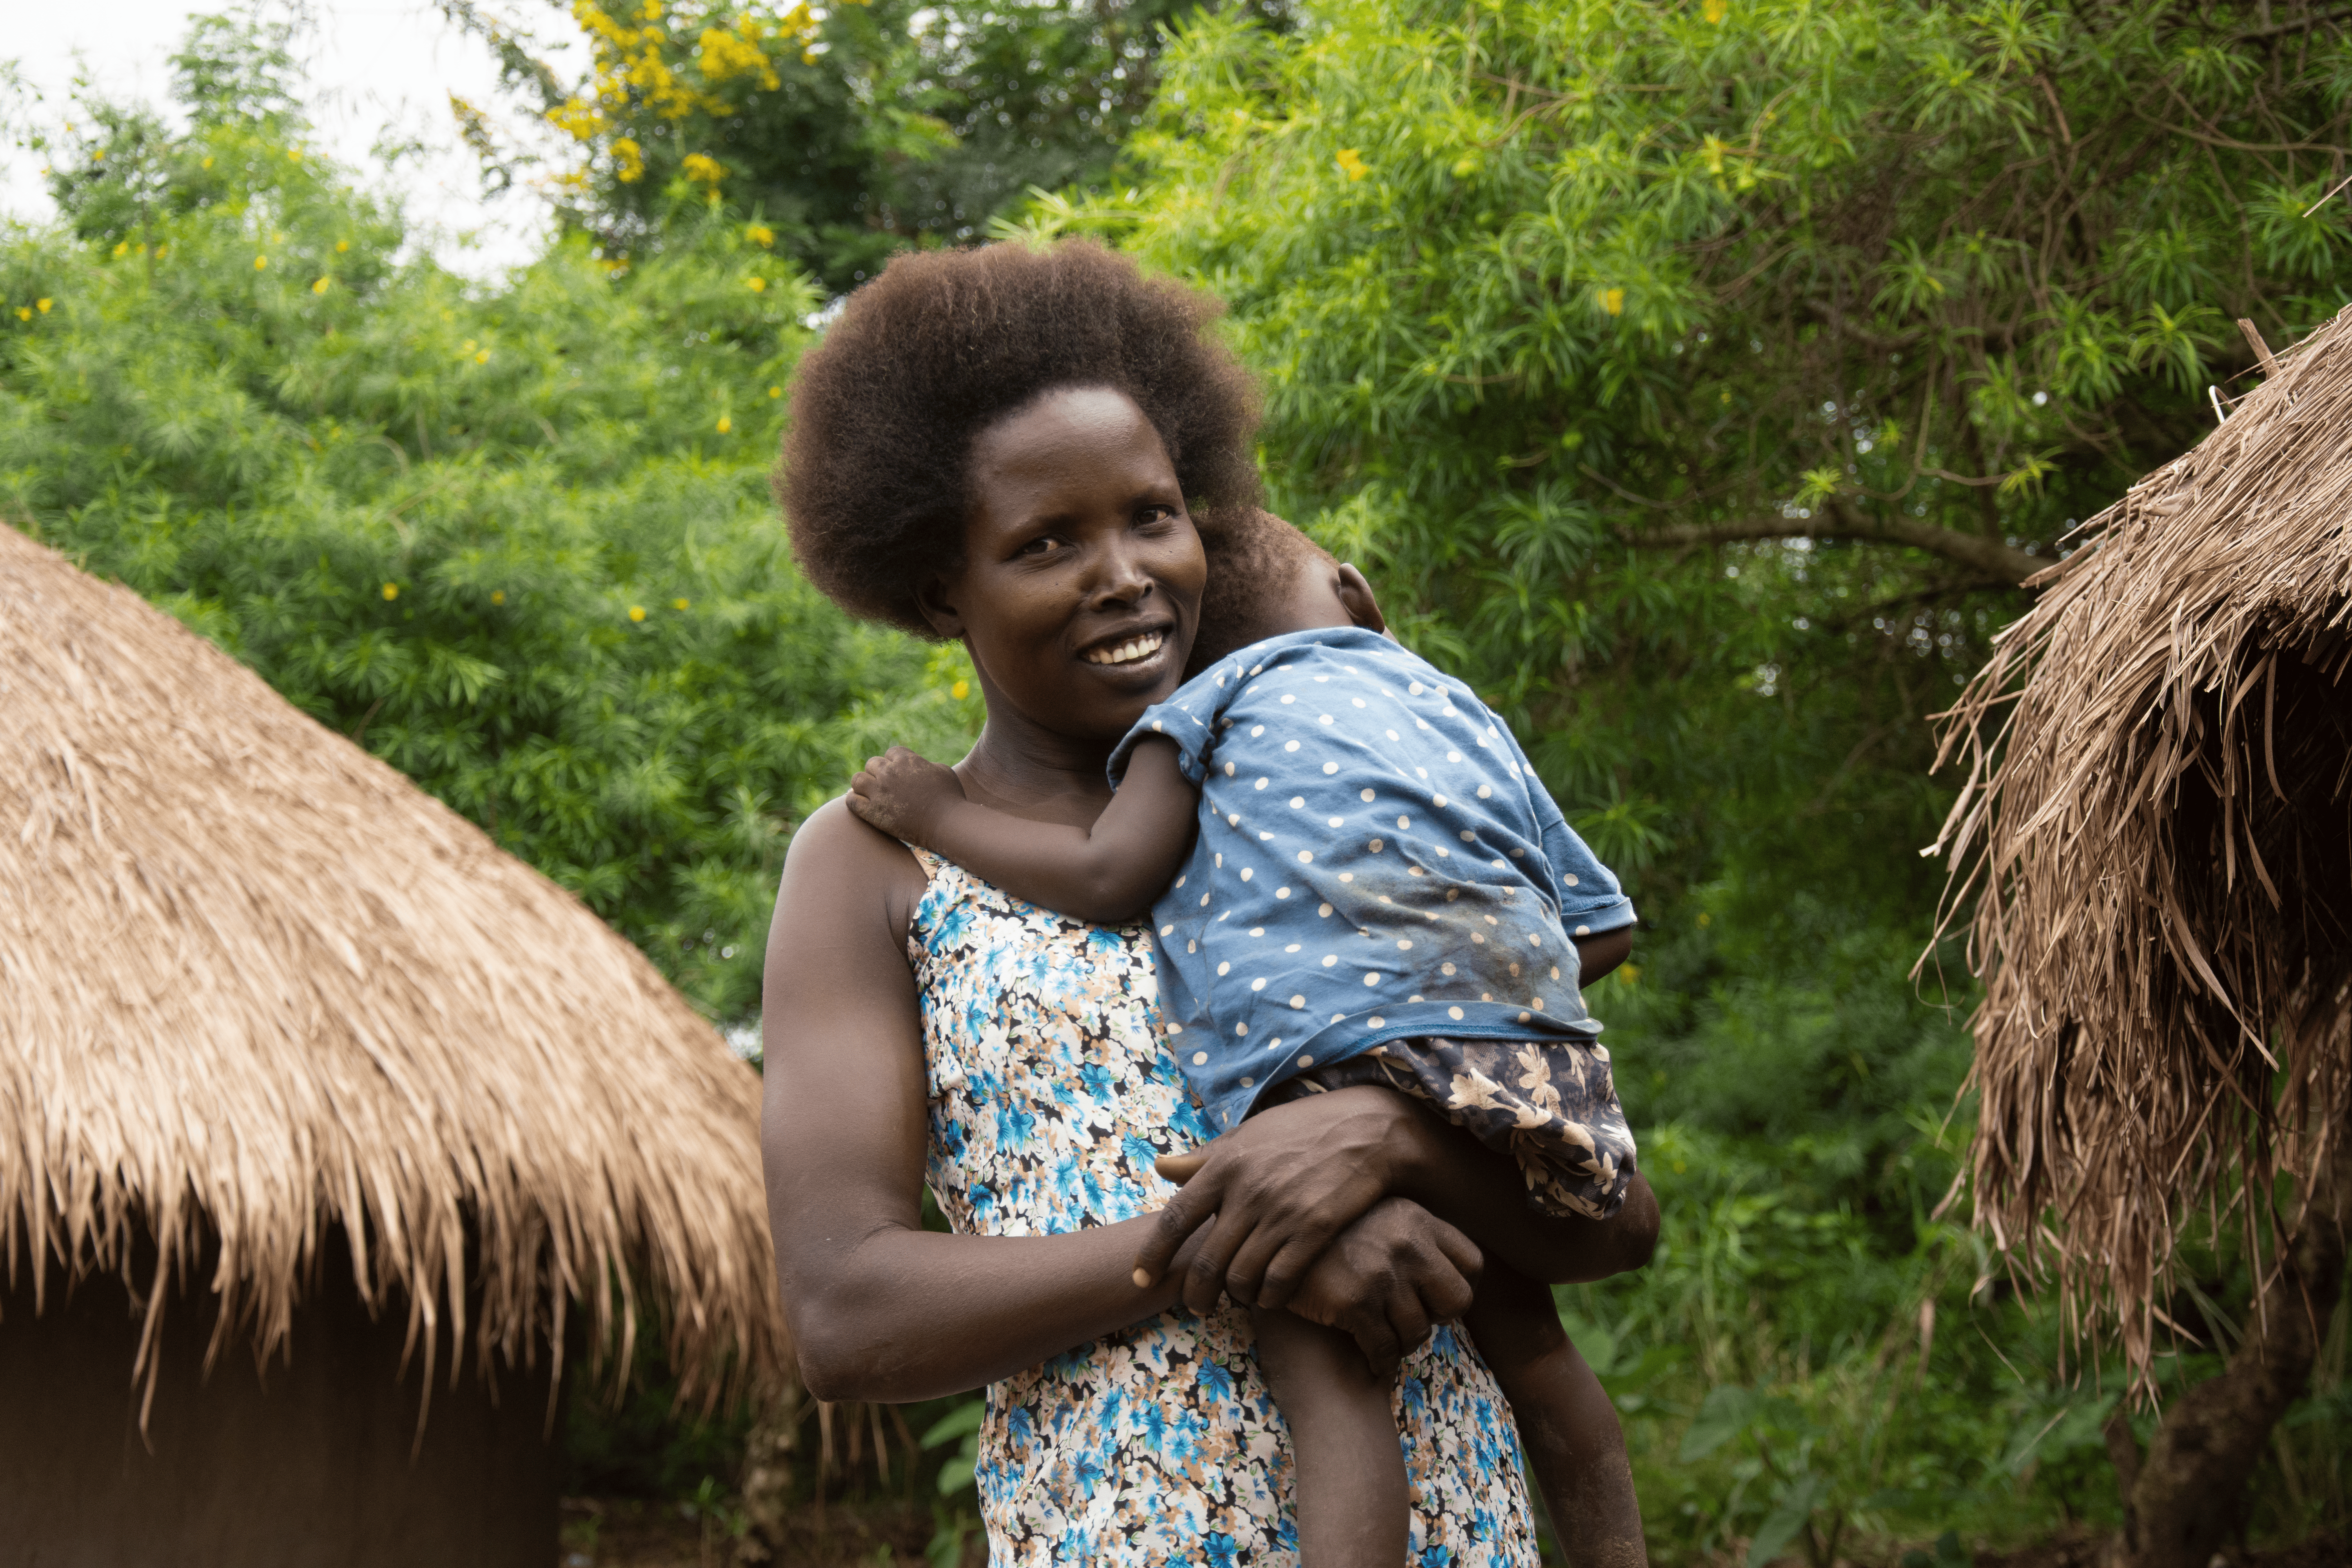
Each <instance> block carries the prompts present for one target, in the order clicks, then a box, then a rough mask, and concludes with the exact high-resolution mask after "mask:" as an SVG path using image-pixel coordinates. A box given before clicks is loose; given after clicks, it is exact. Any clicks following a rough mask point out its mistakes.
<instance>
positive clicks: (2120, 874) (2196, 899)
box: [1938, 308, 2352, 1376]
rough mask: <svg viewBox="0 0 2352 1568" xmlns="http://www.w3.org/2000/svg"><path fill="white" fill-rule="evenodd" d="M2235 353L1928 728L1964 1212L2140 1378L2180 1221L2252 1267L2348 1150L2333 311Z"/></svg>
mask: <svg viewBox="0 0 2352 1568" xmlns="http://www.w3.org/2000/svg"><path fill="white" fill-rule="evenodd" d="M2249 335H2250V336H2251V335H2252V334H2251V331H2250V334H2249ZM2256 342H2257V345H2258V346H2259V340H2258V339H2257V340H2256ZM2262 353H2263V360H2264V368H2265V370H2266V371H2267V372H2268V374H2267V375H2266V377H2265V379H2264V380H2263V384H2261V385H2260V386H2259V387H2257V388H2256V389H2255V390H2254V391H2253V392H2252V393H2251V394H2250V395H2247V396H2246V397H2245V398H2244V399H2243V400H2242V403H2241V404H2240V405H2239V406H2238V407H2237V409H2236V410H2235V411H2234V412H2233V413H2231V415H2230V416H2229V418H2228V421H2227V422H2226V423H2224V424H2223V425H2221V426H2220V427H2219V428H2218V429H2216V430H2215V431H2214V432H2213V433H2212V434H2211V435H2210V436H2209V437H2206V439H2205V440H2203V441H2202V442H2200V443H2199V444H2198V446H2197V447H2195V448H2194V449H2193V450H2191V451H2189V453H2187V454H2186V455H2185V456H2183V457H2181V458H2178V459H2176V460H2174V461H2173V462H2170V463H2168V464H2167V465H2165V467H2163V468H2160V469H2158V470H2157V471H2156V472H2155V473H2153V474H2150V475H2149V476H2147V479H2143V480H2141V481H2140V482H2139V483H2138V484H2137V485H2134V486H2133V487H2132V489H2131V490H2130V492H2129V493H2128V494H2126V496H2125V497H2124V499H2123V500H2120V501H2118V502H2116V505H2114V506H2113V507H2110V508H2109V509H2108V510H2106V511H2105V512H2103V513H2101V514H2100V515H2099V516H2098V517H2097V518H2095V519H2093V520H2092V521H2091V522H2090V523H2089V524H2088V525H2087V529H2086V534H2087V539H2086V542H2085V543H2084V548H2083V549H2082V550H2081V551H2079V552H2076V553H2075V554H2074V555H2073V556H2071V557H2070V558H2069V559H2068V560H2067V561H2066V563H2064V564H2063V565H2062V566H2059V567H2056V568H2054V569H2053V570H2052V571H2050V572H2048V573H2045V574H2042V577H2041V578H2039V579H2036V582H2038V583H2040V584H2044V585H2045V587H2046V591H2045V592H2044V593H2043V594H2042V597H2041V599H2040V600H2039V601H2038V602H2037V603H2036V604H2035V605H2034V606H2033V608H2032V610H2031V611H2030V612H2029V613H2028V614H2027V615H2026V616H2024V617H2023V618H2021V620H2019V621H2018V622H2017V623H2016V624H2014V625H2013V626H2010V627H2008V628H2007V629H2006V630H2005V631H2004V632H2003V633H2002V634H2001V635H2000V638H1999V639H1998V641H1997V642H1996V645H1995V651H1994V653H1993V656H1992V658H1991V659H1990V662H1989V663H1988V664H1987V665H1986V667H1985V668H1984V669H1983V671H1982V672H1981V673H1980V674H1979V675H1978V677H1977V678H1976V680H1975V681H1974V683H1973V684H1971V685H1970V686H1969V689H1968V691H1967V692H1966V694H1965V695H1964V696H1963V698H1962V700H1961V701H1960V703H1959V706H1958V708H1957V709H1956V710H1954V712H1953V713H1952V714H1951V715H1948V728H1947V730H1946V732H1945V743H1944V752H1945V756H1946V757H1947V758H1951V757H1957V758H1958V760H1959V761H1961V762H1962V763H1964V764H1965V765H1966V767H1967V770H1968V776H1967V780H1966V785H1965V787H1964V788H1963V790H1962V792H1961V795H1960V798H1959V800H1958V803H1957V804H1956V805H1954V806H1953V808H1952V813H1951V816H1950V818H1949V819H1948V822H1947V823H1946V824H1945V827H1944V831H1943V836H1942V837H1941V838H1940V839H1939V841H1938V842H1939V845H1940V846H1941V847H1944V848H1945V849H1947V850H1948V851H1949V852H1951V854H1952V855H1953V856H1954V857H1955V865H1954V873H1953V884H1952V901H1951V907H1952V908H1954V909H1956V910H1957V909H1960V908H1964V907H1965V900H1967V899H1968V898H1969V896H1970V895H1974V896H1975V900H1976V902H1975V911H1974V920H1975V923H1974V928H1973V931H1972V942H1971V949H1970V963H1971V966H1972V967H1973V968H1974V969H1975V970H1976V972H1977V973H1979V975H1980V976H1981V977H1982V978H1983V981H1984V986H1985V999H1984V1003H1983V1005H1982V1007H1981V1009H1980V1010H1979V1012H1978V1014H1977V1016H1976V1020H1975V1027H1976V1041H1977V1052H1976V1068H1975V1079H1974V1081H1975V1083H1976V1085H1977V1086H1978V1088H1979V1089H1980V1090H1981V1093H1982V1102H1981V1108H1980V1119H1979V1128H1978V1132H1977V1139H1976V1147H1975V1150H1974V1168H1973V1177H1974V1182H1975V1187H1976V1198H1977V1204H1978V1217H1979V1224H1981V1225H1984V1226H1987V1227H1989V1228H1990V1230H1991V1232H1992V1234H1993V1235H1994V1237H1996V1239H1997V1240H1998V1241H1999V1242H2000V1244H2001V1245H2002V1246H2003V1247H2005V1248H2010V1249H2013V1255H2014V1256H2021V1257H2025V1258H2029V1259H2031V1260H2032V1261H2034V1262H2036V1263H2042V1262H2047V1263H2051V1264H2053V1265H2054V1266H2055V1268H2056V1270H2057V1272H2058V1275H2059V1277H2060V1279H2061V1282H2062V1285H2063V1299H2064V1300H2065V1301H2066V1302H2067V1303H2068V1307H2069V1310H2070V1313H2071V1315H2072V1321H2073V1322H2074V1324H2075V1325H2076V1327H2077V1328H2078V1329H2081V1328H2086V1327H2088V1328H2096V1327H2098V1326H2099V1324H2100V1323H2101V1322H2102V1321H2103V1317H2102V1314H2103V1313H2104V1312H2105V1311H2112V1312H2113V1313H2114V1314H2115V1316H2114V1318H2113V1320H2112V1321H2114V1322H2115V1324H2116V1327H2117V1328H2119V1330H2120V1332H2121V1339H2122V1342H2123V1345H2124V1348H2125V1350H2126V1353H2127V1356H2128V1358H2129V1360H2130V1362H2131V1363H2132V1366H2133V1368H2134V1371H2135V1373H2137V1374H2138V1375H2141V1376H2145V1375H2146V1373H2147V1364H2148V1357H2149V1355H2150V1353H2151V1352H2152V1348H2153V1347H2152V1335H2153V1332H2154V1328H2155V1326H2156V1324H2157V1322H2158V1321H2164V1320H2163V1302H2162V1300H2158V1299H2157V1298H2156V1295H2155V1292H2156V1290H2157V1289H2158V1288H2159V1287H2161V1286H2162V1285H2164V1284H2165V1283H2166V1282H2167V1281H2168V1277H2169V1271H2170V1267H2171V1264H2172V1260H2173V1248H2174V1246H2175V1240H2176V1237H2177V1236H2178V1235H2179V1232H2180V1230H2181V1228H2182V1227H2183V1226H2184V1225H2185V1224H2186V1223H2187V1222H2188V1221H2189V1218H2190V1216H2191V1215H2195V1214H2198V1213H2200V1212H2201V1213H2203V1214H2204V1215H2206V1217H2207V1219H2208V1220H2209V1221H2211V1222H2219V1223H2225V1224H2231V1225H2235V1226H2243V1235H2244V1237H2245V1239H2246V1240H2247V1242H2248V1243H2249V1245H2250V1247H2251V1248H2252V1249H2253V1250H2255V1252H2256V1253H2257V1255H2260V1254H2261V1253H2262V1252H2263V1250H2265V1249H2267V1248H2268V1247H2270V1246H2271V1245H2272V1244H2273V1242H2274V1241H2275V1239H2276V1238H2277V1236H2278V1233H2279V1231H2280V1229H2281V1227H2284V1228H2286V1229H2288V1230H2292V1228H2293V1227H2294V1225H2295V1224H2296V1223H2297V1222H2298V1219H2299V1214H2298V1212H2297V1211H2298V1208H2299V1205H2301V1203H2302V1202H2303V1201H2304V1197H2305V1194H2308V1192H2309V1190H2310V1180H2309V1178H2310V1176H2311V1174H2312V1173H2313V1171H2314V1169H2315V1167H2316V1165H2317V1164H2318V1163H2319V1161H2320V1160H2321V1158H2322V1157H2323V1155H2324V1154H2325V1153H2326V1152H2327V1149H2328V1147H2329V1141H2330V1140H2333V1139H2336V1138H2339V1137H2342V1136H2345V1135H2347V1133H2352V1036H2347V1029H2352V837H2347V826H2352V679H2347V671H2352V308H2347V310H2346V311H2345V312H2344V313H2342V314H2340V315H2338V316H2337V317H2336V319H2335V320H2334V321H2332V322H2330V323H2328V324H2326V325H2325V326H2323V327H2322V328H2320V330H2319V331H2316V332H2315V333H2313V334H2312V336H2311V337H2309V338H2308V339H2306V340H2305V342H2303V343H2301V344H2300V345H2298V346H2296V347H2295V348H2294V349H2293V350H2292V351H2290V352H2288V353H2284V354H2281V355H2279V356H2277V357H2276V358H2273V357H2272V356H2271V355H2270V353H2269V351H2268V350H2267V349H2263V351H2262ZM2004 709H2006V713H2005V715H2004V711H2003V710H2004ZM2280 1172H2284V1173H2290V1174H2293V1175H2294V1176H2296V1177H2297V1178H2298V1180H2297V1181H2296V1183H2295V1184H2294V1197H2293V1198H2292V1199H2291V1200H2289V1202H2288V1203H2287V1205H2286V1206H2284V1208H2281V1207H2279V1206H2278V1205H2275V1204H2274V1202H2273V1187H2274V1184H2273V1180H2272V1178H2273V1176H2274V1175H2275V1174H2276V1173H2280ZM2232 1205H2234V1212H2233V1207H2232ZM2177 1326H2179V1327H2187V1325H2177Z"/></svg>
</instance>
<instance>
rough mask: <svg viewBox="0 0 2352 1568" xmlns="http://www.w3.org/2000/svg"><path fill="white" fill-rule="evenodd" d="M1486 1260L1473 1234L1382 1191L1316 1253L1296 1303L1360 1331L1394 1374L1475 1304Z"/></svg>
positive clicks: (1361, 1343) (1363, 1346) (1311, 1314)
mask: <svg viewBox="0 0 2352 1568" xmlns="http://www.w3.org/2000/svg"><path fill="white" fill-rule="evenodd" d="M1223 1224H1224V1222H1223V1220H1220V1221H1218V1223H1217V1224H1216V1225H1215V1226H1212V1227H1211V1228H1210V1232H1209V1234H1210V1235H1211V1236H1212V1237H1213V1236H1214V1235H1215V1234H1216V1232H1217V1231H1218V1230H1220V1229H1222V1228H1223ZM1485 1267H1486V1259H1485V1258H1484V1257H1483V1255H1481V1254H1480V1252H1479V1250H1478V1248H1477V1246H1476V1244H1475V1243H1474V1242H1472V1241H1471V1239H1470V1238H1469V1237H1466V1236H1465V1235H1463V1234H1462V1233H1461V1232H1460V1231H1458V1230H1456V1229H1454V1227H1453V1226H1450V1225H1448V1224H1446V1223H1445V1222H1444V1220H1442V1219H1439V1218H1438V1217H1437V1216H1436V1215H1433V1214H1431V1213H1430V1212H1429V1211H1428V1210H1427V1209H1425V1208H1423V1207H1422V1206H1421V1205H1419V1204H1417V1203H1414V1202H1413V1201H1412V1199H1410V1198H1383V1199H1381V1201H1380V1202H1379V1203H1377V1204H1375V1205H1372V1208H1371V1212H1370V1213H1369V1214H1367V1215H1364V1216H1363V1217H1362V1218H1361V1219H1359V1220H1358V1221H1356V1223H1355V1224H1353V1225H1351V1226H1348V1227H1347V1228H1346V1229H1344V1230H1342V1231H1341V1232H1340V1233H1339V1237H1337V1239H1335V1240H1334V1241H1333V1242H1332V1243H1331V1245H1330V1246H1329V1247H1327V1248H1325V1249H1324V1251H1323V1253H1322V1255H1321V1256H1320V1257H1318V1258H1316V1260H1315V1261H1314V1263H1313V1264H1312V1265H1311V1266H1310V1267H1309V1268H1307V1277H1306V1279H1304V1280H1302V1281H1301V1282H1300V1284H1299V1287H1298V1289H1297V1293H1296V1294H1294V1295H1293V1296H1292V1297H1291V1298H1290V1310H1292V1311H1293V1312H1296V1313H1297V1314H1298V1316H1300V1317H1302V1318H1305V1319H1307V1320H1308V1321H1311V1322H1317V1323H1321V1324H1323V1325H1324V1326H1325V1327H1327V1328H1334V1329H1338V1330H1339V1331H1341V1332H1343V1333H1346V1334H1349V1335H1351V1336H1353V1338H1354V1339H1355V1342H1356V1344H1357V1346H1358V1348H1359V1349H1360V1350H1361V1351H1362V1352H1364V1359H1365V1360H1366V1361H1368V1362H1370V1363H1371V1365H1372V1370H1373V1372H1374V1373H1378V1374H1379V1375H1380V1376H1382V1377H1387V1376H1389V1375H1391V1374H1392V1373H1394V1372H1395V1371H1396V1369H1397V1363H1399V1362H1401V1361H1402V1360H1403V1359H1404V1358H1405V1357H1406V1356H1407V1355H1409V1354H1411V1353H1412V1351H1413V1349H1414V1348H1415V1347H1416V1346H1418V1345H1419V1344H1420V1343H1421V1342H1422V1341H1423V1340H1425V1339H1427V1338H1428V1337H1429V1331H1430V1326H1431V1325H1432V1324H1434V1323H1446V1322H1452V1321H1454V1319H1456V1318H1459V1317H1461V1316H1462V1314H1463V1313H1465V1312H1466V1311H1468V1310H1470V1302H1471V1300H1472V1298H1473V1297H1474V1296H1475V1294H1476V1292H1477V1287H1478V1277H1479V1275H1480V1274H1481V1273H1482V1272H1483V1271H1484V1270H1485Z"/></svg>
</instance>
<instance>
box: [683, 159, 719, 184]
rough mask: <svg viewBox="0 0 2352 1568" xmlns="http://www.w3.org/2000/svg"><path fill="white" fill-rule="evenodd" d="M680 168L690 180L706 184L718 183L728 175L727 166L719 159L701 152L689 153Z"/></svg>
mask: <svg viewBox="0 0 2352 1568" xmlns="http://www.w3.org/2000/svg"><path fill="white" fill-rule="evenodd" d="M678 170H679V172H680V173H682V174H685V175H686V177H687V178H688V179H689V180H693V181H696V182H698V183H699V184H706V185H713V186H715V185H717V184H719V181H721V180H723V179H725V178H726V177H727V166H726V165H725V164H723V163H720V162H719V160H718V159H716V158H713V157H709V156H708V155H707V154H704V153H688V154H687V155H686V160H685V162H683V163H680V164H678Z"/></svg>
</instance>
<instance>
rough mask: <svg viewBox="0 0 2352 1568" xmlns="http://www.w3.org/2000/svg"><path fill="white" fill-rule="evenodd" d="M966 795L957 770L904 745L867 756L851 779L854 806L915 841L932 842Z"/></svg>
mask: <svg viewBox="0 0 2352 1568" xmlns="http://www.w3.org/2000/svg"><path fill="white" fill-rule="evenodd" d="M963 798H964V794H963V785H962V784H960V783H959V782H957V779H956V776H955V773H954V772H953V770H951V769H948V768H943V767H941V766H940V764H939V763H935V762H932V761H930V760H929V758H927V757H921V756H918V755H916V754H915V753H914V752H910V751H908V750H907V748H906V747H904V746H893V747H891V748H890V749H889V750H888V751H887V752H884V753H883V754H882V755H881V756H878V757H868V758H866V766H865V768H864V769H863V770H862V771H861V772H860V773H857V775H856V777H854V778H852V779H851V780H850V781H849V809H850V810H852V811H854V812H856V814H857V816H858V818H859V819H860V820H861V821H864V822H866V823H867V824H869V825H870V826H875V827H878V828H880V829H881V830H882V831H883V832H885V833H887V834H888V835H890V836H891V837H893V838H903V839H905V840H907V841H908V843H910V844H928V843H929V835H930V829H931V826H932V825H933V824H934V823H935V822H936V821H937V820H938V817H939V814H940V811H941V810H943V809H944V808H946V807H947V806H948V805H952V804H956V803H959V802H961V800H962V799H963Z"/></svg>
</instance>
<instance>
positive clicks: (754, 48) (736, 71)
mask: <svg viewBox="0 0 2352 1568" xmlns="http://www.w3.org/2000/svg"><path fill="white" fill-rule="evenodd" d="M794 9H795V10H796V11H797V12H798V13H799V15H800V16H801V17H802V19H803V21H804V20H805V19H806V16H807V14H808V7H807V6H805V5H801V6H796V7H794ZM779 30H780V31H786V32H789V30H790V21H789V19H788V20H787V26H786V27H785V28H783V29H779ZM764 31H765V29H764V28H762V27H761V25H760V21H759V19H758V18H757V17H755V16H740V17H738V18H737V19H736V22H735V26H734V28H733V30H732V31H730V30H728V29H726V28H723V27H705V28H703V29H702V39H701V45H702V47H700V48H699V49H698V50H696V51H695V56H694V63H695V66H696V68H698V69H699V70H700V71H701V72H702V79H703V80H705V81H728V80H730V79H733V78H735V77H739V76H756V77H758V78H759V79H760V85H761V87H762V88H764V89H767V90H768V91H770V92H773V91H775V90H776V89H778V88H779V87H782V85H783V79H782V78H781V77H779V76H777V75H776V68H775V67H774V66H773V65H772V64H771V63H770V62H769V59H768V51H767V50H765V49H763V48H761V47H760V39H761V36H762V34H763V33H764Z"/></svg>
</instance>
